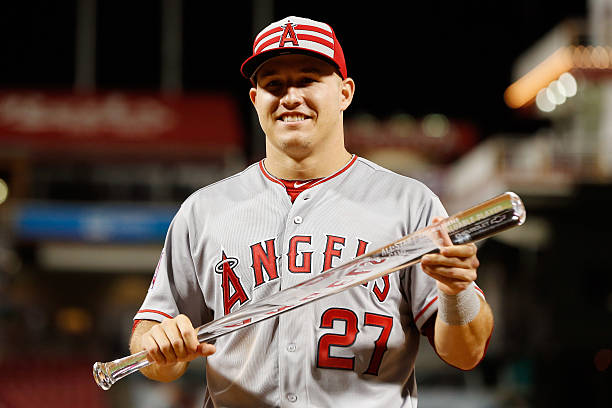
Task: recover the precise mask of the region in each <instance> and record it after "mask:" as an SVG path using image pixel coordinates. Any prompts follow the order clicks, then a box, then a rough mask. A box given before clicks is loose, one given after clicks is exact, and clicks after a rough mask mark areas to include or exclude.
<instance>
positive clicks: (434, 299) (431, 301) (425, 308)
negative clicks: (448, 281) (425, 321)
mask: <svg viewBox="0 0 612 408" xmlns="http://www.w3.org/2000/svg"><path fill="white" fill-rule="evenodd" d="M436 300H438V297H437V296H436V297H434V298H433V299H431V300H430V301H429V303H428V304H426V305H425V307H424V308H423V309H421V311H420V312H419V313H417V315H416V316H415V317H414V321H415V323H416V321H417V320H419V319H420V318H421V316H423V313H425V311H426V310H427V309H429V306H431V305H433V304H434V302H435V301H436Z"/></svg>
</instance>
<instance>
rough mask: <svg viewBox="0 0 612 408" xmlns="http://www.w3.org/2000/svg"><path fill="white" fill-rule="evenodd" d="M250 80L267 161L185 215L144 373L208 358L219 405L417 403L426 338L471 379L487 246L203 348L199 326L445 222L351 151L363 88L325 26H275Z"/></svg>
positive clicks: (483, 318) (450, 253)
mask: <svg viewBox="0 0 612 408" xmlns="http://www.w3.org/2000/svg"><path fill="white" fill-rule="evenodd" d="M241 71H242V74H243V75H244V76H245V77H246V78H248V79H249V80H250V81H251V84H252V87H251V89H250V91H249V96H250V99H251V101H252V103H253V106H254V107H255V110H256V111H257V114H258V116H259V121H260V124H261V127H262V129H263V130H264V132H265V134H266V157H265V159H263V160H262V161H260V162H258V163H255V164H253V165H251V166H250V167H248V168H246V169H245V170H244V171H242V172H241V173H239V174H236V175H234V176H232V177H229V178H227V179H225V180H222V181H219V182H217V183H215V184H212V185H209V186H207V187H205V188H202V189H200V190H198V191H197V192H195V193H194V194H193V195H191V196H190V197H189V198H188V199H187V200H186V201H185V202H184V203H183V205H182V206H181V208H180V210H179V211H178V213H177V214H176V216H175V218H174V220H173V221H172V224H171V225H170V228H169V230H168V234H167V238H166V241H165V245H164V250H163V252H162V254H161V258H160V261H159V265H158V267H157V270H156V271H155V275H154V278H153V281H152V283H151V286H150V289H149V291H148V293H147V296H146V298H145V300H144V303H143V305H142V308H141V309H140V310H139V311H138V313H136V316H135V328H134V330H133V334H132V339H131V344H130V346H131V350H132V352H137V351H140V350H143V349H145V350H147V352H148V359H149V360H151V361H153V362H154V364H152V365H150V366H149V367H147V368H145V369H143V373H144V374H145V375H146V376H148V377H150V378H152V379H156V380H160V381H171V380H173V379H175V378H178V377H180V376H181V375H182V374H183V373H184V371H185V369H186V367H187V364H188V362H189V361H191V360H193V359H195V358H196V357H199V356H206V357H207V364H206V379H207V388H206V399H205V406H206V407H212V406H216V407H278V406H282V407H329V406H334V407H379V406H385V407H400V406H409V407H415V406H416V405H417V393H416V381H415V370H414V363H415V357H416V354H417V349H418V345H419V336H420V335H426V336H428V337H429V339H430V342H431V344H432V345H433V347H434V348H435V351H436V352H437V353H438V355H439V356H440V357H441V358H442V359H443V360H444V361H446V362H448V363H449V364H451V365H453V366H456V367H459V368H461V369H471V368H473V367H474V366H476V365H477V364H478V362H479V361H480V360H481V359H482V357H483V356H484V353H485V350H486V345H487V343H488V339H489V337H490V335H491V332H492V326H493V318H492V313H491V310H490V308H489V306H488V305H487V303H486V302H485V300H484V297H483V296H482V294H481V292H480V290H479V289H478V288H477V286H476V285H475V283H474V281H475V279H476V269H477V267H478V259H477V257H476V247H475V246H474V245H472V244H469V245H457V246H453V245H452V243H451V242H450V240H449V239H448V236H447V235H445V236H443V237H442V238H443V239H445V243H446V244H447V246H445V247H443V248H442V249H441V251H440V253H439V254H430V255H427V256H425V257H424V258H423V259H422V262H421V263H420V265H415V266H412V267H409V268H406V269H404V270H401V271H398V272H395V273H393V274H390V275H388V276H385V277H383V278H379V279H377V280H375V281H372V282H369V283H368V284H367V285H361V286H358V287H355V288H352V289H349V290H347V291H344V292H342V293H340V294H337V295H334V296H330V297H327V298H324V299H321V300H319V301H317V302H313V303H310V304H308V305H306V306H304V307H302V308H300V309H297V310H294V311H291V312H288V313H285V314H283V315H280V316H277V317H275V318H272V319H268V320H266V321H263V322H261V323H259V324H256V325H253V326H250V327H247V328H244V329H241V330H238V331H235V332H233V333H231V334H229V335H226V336H223V337H220V338H218V339H217V341H216V344H215V345H211V344H198V342H197V339H196V332H195V330H194V327H198V326H200V325H202V324H204V323H206V322H209V321H211V320H212V319H217V318H220V317H222V316H224V315H226V314H228V313H230V312H233V311H236V310H238V309H240V308H241V307H242V306H244V305H246V304H248V303H249V302H255V301H258V300H260V299H264V298H266V297H267V296H270V295H272V294H274V293H276V292H278V291H279V290H282V289H284V288H287V287H291V286H293V285H296V284H299V283H300V282H303V281H304V280H307V279H310V278H312V277H314V276H316V275H317V274H319V273H321V272H322V271H324V270H326V269H328V268H331V267H334V266H337V265H339V264H341V263H343V262H345V261H347V260H350V259H352V258H354V257H356V256H358V255H360V254H363V253H365V252H366V251H369V250H371V249H375V248H377V247H380V246H383V245H384V244H387V243H389V242H391V241H393V240H396V239H398V238H400V237H401V236H404V235H407V234H409V233H411V232H413V231H415V230H418V229H420V228H423V227H425V226H427V225H429V224H432V223H435V222H438V221H439V220H441V219H442V218H443V217H445V216H446V212H445V210H444V208H443V206H442V204H441V203H440V200H439V199H438V198H437V197H436V196H435V195H434V194H433V193H432V192H431V191H430V190H429V189H428V188H427V187H426V186H424V185H423V184H421V183H420V182H418V181H416V180H413V179H410V178H408V177H404V176H401V175H398V174H395V173H393V172H391V171H389V170H386V169H384V168H382V167H380V166H378V165H376V164H374V163H372V162H370V161H368V160H366V159H364V158H361V157H357V156H356V155H353V154H350V153H349V152H348V151H347V150H346V149H345V147H344V133H343V112H344V111H345V110H346V109H347V108H348V107H349V105H350V104H351V100H352V98H353V94H354V92H355V83H354V81H353V80H352V79H351V78H350V77H349V76H348V75H347V68H346V63H345V59H344V55H343V52H342V48H341V47H340V43H339V42H338V39H337V38H336V36H335V34H334V31H333V30H332V28H331V27H330V26H329V25H328V24H325V23H321V22H317V21H313V20H310V19H306V18H300V17H288V18H284V19H282V20H280V21H277V22H274V23H272V24H270V25H269V26H268V27H266V28H264V29H263V30H262V31H261V33H260V34H259V35H258V36H257V37H256V38H255V42H254V44H253V55H252V56H251V57H250V58H248V59H247V60H246V61H245V62H244V64H243V65H242V68H241ZM390 91H391V92H392V90H390Z"/></svg>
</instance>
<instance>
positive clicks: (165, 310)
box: [134, 206, 209, 327]
mask: <svg viewBox="0 0 612 408" xmlns="http://www.w3.org/2000/svg"><path fill="white" fill-rule="evenodd" d="M186 214H187V211H185V208H184V206H183V207H181V209H180V210H179V211H178V213H177V214H176V216H175V217H174V219H173V220H172V223H171V224H170V227H169V228H168V232H167V234H166V240H165V242H164V248H163V250H162V252H161V255H160V258H159V262H158V264H157V268H156V269H155V273H154V274H153V279H152V280H151V285H150V286H149V290H148V292H147V295H146V297H145V300H144V302H143V304H142V306H141V307H140V310H138V312H137V313H136V315H135V316H134V320H143V319H144V320H155V321H158V322H161V321H162V320H164V319H165V318H173V317H176V316H178V315H179V314H184V315H186V316H187V317H189V319H190V320H191V322H192V324H193V326H194V327H197V326H200V325H202V324H203V323H204V322H205V321H207V320H209V319H207V318H206V316H207V315H208V312H207V308H206V305H205V302H204V297H203V295H202V291H201V289H200V286H199V283H198V278H197V273H196V268H195V264H194V261H193V257H192V252H191V242H192V241H193V240H194V239H195V237H193V236H191V234H190V230H189V220H188V219H187V215H186Z"/></svg>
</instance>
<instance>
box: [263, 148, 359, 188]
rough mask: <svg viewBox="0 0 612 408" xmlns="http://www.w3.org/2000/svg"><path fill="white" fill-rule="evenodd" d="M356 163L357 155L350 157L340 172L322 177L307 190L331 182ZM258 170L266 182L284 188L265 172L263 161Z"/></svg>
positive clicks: (276, 179) (278, 181)
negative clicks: (268, 181)
mask: <svg viewBox="0 0 612 408" xmlns="http://www.w3.org/2000/svg"><path fill="white" fill-rule="evenodd" d="M356 161H357V155H356V154H354V155H353V157H351V160H349V162H348V163H347V164H346V165H344V167H343V168H341V169H340V170H338V171H337V172H335V173H334V174H332V175H331V176H327V177H324V178H322V179H321V180H318V181H317V182H315V183H313V184H311V185H309V186H308V188H312V187H314V186H318V185H319V184H322V183H325V182H326V181H328V180H331V179H333V178H334V177H337V176H339V175H340V174H342V173H344V172H345V171H347V170H348V169H349V168H350V167H351V166H352V165H353V164H354V163H355V162H356ZM259 169H260V170H261V172H262V173H263V175H264V176H266V178H267V179H268V180H270V181H272V182H274V183H276V184H279V185H281V186H283V188H285V184H283V182H282V181H280V180H279V179H278V178H276V177H274V176H273V175H272V174H270V173H269V172H268V170H266V167H265V166H264V159H261V160H260V161H259Z"/></svg>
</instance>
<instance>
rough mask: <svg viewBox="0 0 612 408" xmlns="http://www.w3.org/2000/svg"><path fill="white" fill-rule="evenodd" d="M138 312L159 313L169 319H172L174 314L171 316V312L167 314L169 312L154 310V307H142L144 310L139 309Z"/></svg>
mask: <svg viewBox="0 0 612 408" xmlns="http://www.w3.org/2000/svg"><path fill="white" fill-rule="evenodd" d="M138 313H157V314H160V315H162V316H164V317H167V318H168V319H172V316H170V315H169V314H167V313H164V312H160V311H159V310H153V309H142V310H139V311H138Z"/></svg>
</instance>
